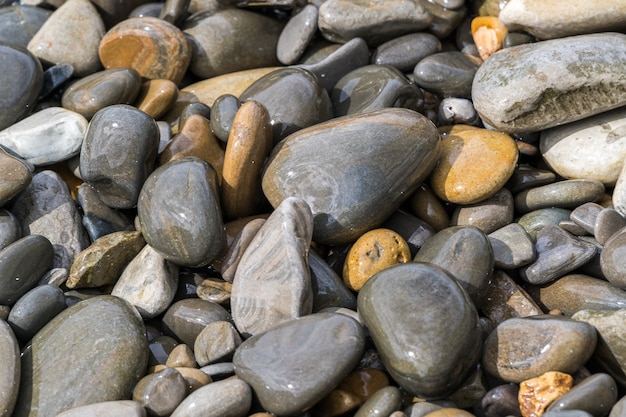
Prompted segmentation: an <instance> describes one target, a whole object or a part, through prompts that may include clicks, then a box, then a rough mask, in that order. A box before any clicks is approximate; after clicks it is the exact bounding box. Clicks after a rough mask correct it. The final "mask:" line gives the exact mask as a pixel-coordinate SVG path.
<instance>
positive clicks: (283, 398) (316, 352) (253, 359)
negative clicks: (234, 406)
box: [233, 313, 365, 415]
mask: <svg viewBox="0 0 626 417" xmlns="http://www.w3.org/2000/svg"><path fill="white" fill-rule="evenodd" d="M364 347H365V332H364V329H363V327H362V326H361V325H360V324H359V323H358V322H357V321H355V320H353V319H352V318H350V317H346V316H344V315H342V314H334V313H316V314H310V315H308V316H304V317H301V318H297V319H294V320H291V321H288V322H286V323H283V324H281V325H279V326H278V327H275V328H274V329H271V330H268V331H267V332H265V333H263V334H259V335H256V336H252V337H251V338H249V339H247V340H246V341H245V342H244V343H242V344H241V346H239V348H238V349H237V351H236V352H235V356H234V358H233V363H234V365H235V372H236V374H237V376H238V377H239V378H241V379H242V380H244V381H246V382H247V383H248V384H250V386H251V387H252V389H253V390H254V392H255V394H256V395H257V397H258V399H259V401H260V403H261V406H262V407H263V408H264V409H265V410H266V411H268V412H270V413H274V414H277V415H295V414H298V413H301V412H303V411H305V410H307V409H308V408H310V407H311V406H312V405H314V404H316V403H317V402H318V401H319V400H321V399H322V398H323V397H324V396H325V395H326V394H328V393H329V392H330V391H331V390H332V389H333V387H334V386H336V385H337V384H338V383H339V382H340V381H341V380H342V379H343V378H344V377H345V376H347V375H348V373H350V371H352V370H353V369H354V367H355V366H356V364H357V363H358V362H359V359H360V358H361V355H362V354H363V351H364Z"/></svg>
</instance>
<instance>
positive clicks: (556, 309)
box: [548, 308, 563, 316]
mask: <svg viewBox="0 0 626 417" xmlns="http://www.w3.org/2000/svg"><path fill="white" fill-rule="evenodd" d="M548 314H551V315H553V316H562V315H563V312H562V311H561V310H559V309H558V308H554V309H552V310H550V311H548Z"/></svg>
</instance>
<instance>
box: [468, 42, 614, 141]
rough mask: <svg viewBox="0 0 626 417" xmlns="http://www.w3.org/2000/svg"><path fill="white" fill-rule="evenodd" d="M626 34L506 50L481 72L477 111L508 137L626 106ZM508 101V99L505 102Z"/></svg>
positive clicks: (475, 86)
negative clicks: (625, 65) (625, 64)
mask: <svg viewBox="0 0 626 417" xmlns="http://www.w3.org/2000/svg"><path fill="white" fill-rule="evenodd" d="M624 59H626V35H624V34H621V33H596V34H590V35H580V36H571V37H567V38H562V39H553V40H549V41H544V42H537V43H533V44H527V45H519V46H515V47H511V48H506V49H503V50H502V51H500V52H499V53H497V54H494V55H492V56H491V57H490V58H489V59H488V60H487V61H485V63H484V64H483V65H481V67H480V68H479V69H478V71H477V73H476V76H475V78H474V83H473V86H472V97H473V101H474V106H475V107H476V110H477V111H478V114H479V115H480V117H481V118H482V119H483V121H485V122H486V123H488V124H489V125H491V126H493V127H495V128H496V129H498V130H501V131H504V132H509V133H510V132H533V131H538V130H542V129H545V128H549V127H553V126H556V125H560V124H564V123H569V122H574V121H576V120H580V119H583V118H585V117H589V116H592V115H594V114H598V113H602V112H605V111H608V110H611V109H614V108H617V107H620V106H623V105H624V104H626V75H625V74H624V73H623V71H620V70H619V69H618V68H620V66H621V63H623V62H624ZM502 97H506V100H501V99H500V98H502Z"/></svg>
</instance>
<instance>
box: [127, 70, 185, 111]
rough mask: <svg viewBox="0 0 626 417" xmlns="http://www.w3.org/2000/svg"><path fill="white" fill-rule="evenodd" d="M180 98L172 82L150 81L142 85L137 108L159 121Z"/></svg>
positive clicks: (136, 102)
mask: <svg viewBox="0 0 626 417" xmlns="http://www.w3.org/2000/svg"><path fill="white" fill-rule="evenodd" d="M177 97H178V87H176V84H174V83H173V82H172V81H170V80H163V79H158V80H148V81H145V82H144V83H143V84H142V85H141V90H140V91H139V97H137V99H136V100H135V107H137V108H138V109H139V110H141V111H143V112H145V113H147V114H148V115H150V116H151V117H152V118H153V119H159V118H161V116H163V115H164V114H165V112H166V111H167V110H169V108H170V107H172V105H173V104H174V102H175V101H176V98H177Z"/></svg>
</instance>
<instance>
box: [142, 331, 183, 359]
mask: <svg viewBox="0 0 626 417" xmlns="http://www.w3.org/2000/svg"><path fill="white" fill-rule="evenodd" d="M177 345H178V342H177V341H176V340H175V339H174V338H173V337H170V336H159V337H157V338H156V339H154V340H153V341H152V342H150V344H149V345H148V349H149V350H150V353H149V357H148V366H155V365H159V364H161V365H165V362H166V361H167V357H168V356H169V355H170V353H171V352H172V350H173V349H174V348H175V347H176V346H177Z"/></svg>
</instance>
